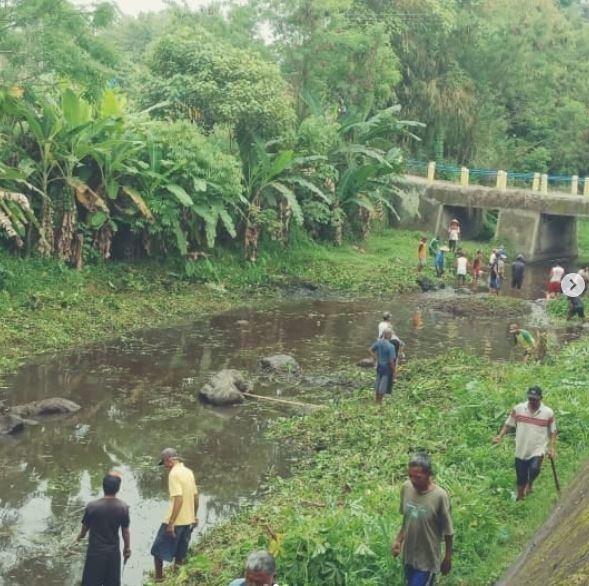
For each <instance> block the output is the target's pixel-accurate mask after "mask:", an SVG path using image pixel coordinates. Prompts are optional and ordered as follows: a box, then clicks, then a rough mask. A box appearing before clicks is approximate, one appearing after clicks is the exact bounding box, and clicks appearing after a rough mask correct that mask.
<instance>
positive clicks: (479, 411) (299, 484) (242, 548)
mask: <svg viewBox="0 0 589 586" xmlns="http://www.w3.org/2000/svg"><path fill="white" fill-rule="evenodd" d="M588 360H589V343H588V342H587V340H582V341H579V342H576V343H574V344H571V345H569V346H567V347H565V348H564V349H563V350H562V351H561V352H560V353H558V354H557V355H554V356H552V357H551V358H550V359H549V360H548V361H547V362H545V363H542V364H535V363H530V364H509V365H503V366H502V367H501V368H500V369H498V368H497V366H496V364H492V363H490V362H484V361H480V360H478V359H476V358H474V357H471V356H467V355H449V356H445V357H442V358H439V359H435V360H430V361H428V360H422V361H415V362H412V363H409V364H408V365H406V367H404V369H403V372H402V375H401V376H400V378H399V382H398V385H397V388H396V390H395V395H394V396H393V397H392V399H391V400H389V401H388V402H387V403H386V405H385V407H384V409H383V410H382V411H379V410H378V409H376V408H375V407H374V406H373V405H372V404H371V402H370V401H371V383H372V373H370V372H368V373H366V372H359V373H355V374H354V377H355V381H356V385H355V386H356V388H357V391H355V392H352V393H351V394H347V393H346V392H345V391H339V390H336V392H337V393H338V395H337V400H336V402H335V404H334V405H333V406H332V407H331V408H330V409H326V410H322V411H320V412H318V413H315V414H313V415H311V416H309V417H307V418H303V419H300V418H299V419H282V420H279V421H278V422H277V423H276V424H275V426H274V428H273V431H272V435H273V437H274V439H275V441H276V442H280V443H281V444H286V445H288V446H289V447H290V448H291V449H292V450H293V451H296V453H300V454H306V456H304V457H303V460H302V462H301V463H300V465H299V467H298V469H297V471H296V472H295V474H294V475H293V477H291V478H289V479H288V480H286V481H283V480H281V479H280V478H274V479H273V480H272V481H271V482H270V483H269V488H268V491H269V494H268V496H267V498H266V500H265V501H264V502H263V504H262V505H261V506H259V507H256V508H254V509H246V510H244V511H243V512H242V513H241V514H240V515H239V516H237V517H235V518H233V519H232V520H230V521H229V522H227V523H224V524H222V525H220V526H218V527H216V528H214V529H213V530H212V531H210V532H209V533H207V534H206V535H205V536H204V538H203V540H202V541H201V542H200V544H199V545H198V547H197V550H196V553H197V555H195V556H194V557H192V558H191V559H190V561H189V563H188V565H187V566H186V567H185V568H184V569H183V570H182V571H181V572H180V574H179V575H178V576H177V577H175V578H173V579H171V580H168V582H167V583H168V585H169V586H172V585H173V586H179V585H188V584H195V583H197V584H199V585H200V586H225V585H226V584H227V583H228V582H229V581H230V579H231V578H232V577H235V576H238V575H240V572H241V570H242V564H243V560H244V559H245V557H246V555H247V553H248V552H249V551H251V550H252V549H258V548H259V547H269V548H270V549H272V550H273V551H275V552H276V553H277V554H278V559H279V568H280V572H279V580H278V581H279V583H280V584H289V585H291V586H294V585H296V586H316V585H318V584H346V583H348V584H354V586H369V585H371V586H372V585H376V584H385V583H387V584H388V583H390V584H401V583H402V580H401V573H400V567H399V564H398V561H396V560H394V559H393V558H392V557H391V555H390V553H389V551H390V543H391V540H392V538H393V536H394V534H395V532H396V531H397V529H398V526H399V521H400V519H399V515H398V512H397V511H398V504H397V503H398V499H399V488H400V486H401V484H402V482H403V480H404V479H405V466H406V461H407V455H408V452H410V450H411V448H415V447H422V448H426V449H427V450H428V451H430V453H431V454H432V456H433V459H434V462H435V465H436V472H437V482H439V483H440V484H441V485H442V486H444V487H446V488H447V489H448V491H449V493H450V494H451V497H452V502H453V511H454V520H455V528H456V541H455V561H454V568H453V572H452V574H451V576H450V577H448V578H446V579H444V580H441V584H446V585H459V584H460V585H462V584H468V585H469V586H475V585H476V586H479V585H480V586H483V585H486V584H492V583H493V581H494V580H496V579H497V578H498V577H499V576H500V574H501V573H502V571H503V570H505V568H506V567H507V566H508V565H509V564H510V563H511V562H512V561H513V559H514V558H515V557H516V556H517V554H518V553H519V551H521V549H522V548H523V547H524V545H525V543H526V542H527V541H528V540H529V538H530V537H531V536H532V535H533V533H534V532H535V531H536V530H537V528H538V527H539V526H540V525H541V523H542V522H543V521H544V520H545V519H546V518H547V516H548V514H549V513H550V510H551V508H552V506H553V505H554V504H555V502H556V493H555V488H554V483H553V480H552V477H551V474H550V470H549V469H548V468H547V469H546V470H544V472H543V474H542V476H541V478H540V480H539V481H538V483H537V485H536V490H535V493H534V495H533V496H532V497H531V498H529V499H528V500H526V501H525V502H523V503H521V502H515V501H514V500H513V491H514V473H513V471H512V464H513V439H512V438H511V437H510V438H506V440H505V441H504V444H502V445H501V446H499V447H498V448H494V447H492V444H491V438H492V437H493V436H494V434H495V433H496V432H497V431H498V429H500V427H501V425H502V423H503V421H504V420H505V417H506V415H507V413H508V412H509V410H510V409H511V407H512V406H513V405H514V404H515V403H517V402H520V401H522V400H524V398H525V389H526V388H527V387H528V386H529V385H531V384H539V385H541V386H542V387H543V388H544V389H545V390H546V403H547V404H548V405H550V406H551V407H553V408H554V409H555V412H556V416H557V421H558V425H559V429H560V432H559V446H558V452H559V459H558V464H557V465H558V469H559V475H560V479H561V483H562V484H563V485H566V484H567V483H568V482H569V481H570V480H571V479H572V478H573V477H574V475H575V474H576V473H577V472H578V471H579V469H580V468H581V466H582V462H583V461H584V460H585V459H586V457H587V456H588V455H589V438H588V437H587V434H586V423H585V422H586V421H587V417H588V416H589V401H587V400H586V397H585V395H584V394H582V393H584V389H586V388H587V386H588V385H589V373H588V372H587V369H586V368H585V367H584V365H586V364H587V361H588ZM270 530H271V532H273V533H275V534H276V535H277V536H278V539H277V540H272V539H271V538H270Z"/></svg>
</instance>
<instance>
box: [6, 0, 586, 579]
mask: <svg viewBox="0 0 589 586" xmlns="http://www.w3.org/2000/svg"><path fill="white" fill-rule="evenodd" d="M523 4H525V6H523V5H522V3H521V2H520V3H517V2H514V1H513V0H477V1H471V2H465V1H463V0H397V1H396V2H383V1H381V0H329V1H326V0H288V1H287V0H250V1H249V2H246V3H241V2H235V3H234V2H230V3H219V4H217V5H212V6H210V7H208V8H207V9H206V10H202V11H190V10H189V9H188V8H186V7H183V6H181V5H179V4H176V3H170V6H169V7H168V8H167V10H165V11H164V12H163V13H161V14H158V15H153V14H152V15H143V16H141V17H140V18H137V19H133V18H127V17H124V16H122V15H121V14H119V13H118V11H117V10H116V8H115V7H114V6H113V4H111V3H110V2H99V3H96V4H95V5H94V6H93V7H92V8H86V9H80V8H78V7H76V6H74V5H73V4H72V3H71V2H69V1H68V0H4V1H3V2H2V3H1V4H0V22H1V23H2V25H1V29H2V35H0V250H1V253H0V303H1V309H2V328H1V329H0V344H2V347H3V349H4V350H3V354H2V357H1V358H0V369H7V368H13V367H15V366H16V365H17V364H18V363H19V362H20V361H22V360H23V359H24V358H26V357H27V356H30V355H31V354H32V353H35V352H39V351H48V350H57V349H63V348H68V347H72V346H75V345H78V344H83V343H88V342H91V341H94V340H99V339H104V338H105V337H109V336H114V335H117V334H121V333H124V332H126V331H128V330H129V329H136V328H140V327H147V326H156V325H158V324H163V323H169V322H170V321H173V320H175V319H183V318H186V317H187V316H195V315H198V314H200V313H202V312H210V311H219V310H222V309H224V308H225V307H228V306H229V305H230V304H236V303H241V302H243V301H244V300H246V299H247V300H249V299H252V297H254V296H257V297H258V299H259V298H264V299H266V298H268V297H270V296H271V295H272V294H273V293H274V292H276V291H280V290H281V288H282V287H284V286H288V285H289V284H291V283H295V282H297V281H310V282H312V283H314V284H316V285H319V286H323V287H326V288H333V289H337V290H346V291H350V292H353V293H357V294H359V293H368V292H370V293H380V292H382V293H383V294H385V293H386V294H390V293H392V292H397V291H401V290H405V289H408V288H411V287H413V286H414V280H415V277H416V271H415V264H416V260H417V259H416V255H417V250H416V249H417V241H418V236H419V234H417V233H407V232H402V231H399V230H395V231H385V230H383V228H385V227H386V226H388V225H389V220H390V219H391V218H392V217H393V216H396V215H400V212H402V211H403V210H402V209H400V208H401V207H403V206H404V203H406V202H404V201H403V200H404V198H403V196H402V195H400V194H399V193H397V191H396V189H395V183H394V179H395V176H396V175H398V174H399V173H400V172H402V169H403V162H404V160H405V159H406V158H408V157H414V158H420V159H421V158H423V159H436V160H449V161H452V162H457V163H460V164H464V165H467V166H469V167H488V168H510V169H513V170H519V171H542V172H549V173H553V174H576V175H579V176H581V177H584V176H587V175H589V151H588V150H587V148H586V139H587V134H588V131H589V126H588V122H587V121H588V120H589V115H588V114H589V60H588V59H587V58H586V56H587V55H588V54H589V36H588V35H587V34H586V29H587V22H588V19H589V12H588V9H587V6H586V3H583V2H581V1H580V0H558V1H557V0H525V2H524V3H523ZM268 33H269V34H268ZM506 63H507V64H509V66H507V67H506ZM494 221H495V220H494V218H492V217H491V215H489V214H487V217H486V219H485V224H486V227H487V230H488V232H489V233H490V232H492V227H493V225H494ZM375 227H376V228H378V229H379V231H378V233H374V230H373V229H374V228H375ZM579 245H580V249H581V250H582V255H583V256H587V255H589V222H588V221H586V220H585V221H583V222H580V223H579ZM466 250H467V252H468V253H469V254H470V255H472V253H473V252H474V250H475V245H474V244H473V245H469V244H467V245H466ZM486 252H487V251H485V254H486ZM72 267H73V268H76V269H78V270H77V271H73V270H71V268H72ZM424 275H425V276H429V277H431V276H432V268H431V262H429V263H428V267H427V269H426V271H425V273H424ZM445 280H446V281H447V282H451V281H453V275H452V274H451V272H449V273H448V274H447V275H446V276H445ZM559 303H562V302H559ZM487 306H488V307H487ZM559 307H560V306H557V305H556V304H554V305H551V309H550V311H554V312H555V313H556V314H558V313H559V312H561V309H559ZM517 308H518V306H517V305H516V304H510V302H506V301H503V300H492V301H488V302H485V305H484V307H483V306H480V307H479V310H480V311H483V310H489V311H491V312H495V311H502V312H504V311H506V310H509V311H513V312H516V311H519V309H517ZM583 361H585V363H586V362H587V347H586V345H584V344H582V343H580V344H577V345H575V346H571V347H569V348H567V349H566V350H564V352H563V353H562V354H561V355H559V356H557V357H555V358H553V359H552V362H550V363H546V364H542V365H528V366H521V367H520V366H510V367H509V368H501V369H498V368H497V367H496V366H494V365H489V364H486V363H479V362H477V361H474V360H473V359H471V358H468V361H467V360H465V358H464V357H454V356H452V357H446V358H444V359H443V360H439V361H437V362H433V363H427V362H424V363H416V364H412V365H411V366H410V367H408V368H407V370H406V372H405V374H404V376H403V380H402V381H401V382H400V383H399V387H398V395H397V396H396V397H395V399H394V400H393V401H389V404H388V405H387V406H386V408H385V410H384V412H383V413H382V414H381V413H377V412H373V411H369V410H367V409H366V402H367V401H368V400H369V399H368V397H367V396H366V395H367V394H369V391H368V386H369V380H368V379H369V376H368V375H359V380H358V387H359V388H362V389H363V390H361V391H358V393H357V394H356V395H354V396H352V397H348V398H347V399H346V400H344V401H342V402H341V403H338V404H337V405H336V406H335V407H334V408H333V409H331V410H326V411H325V412H322V413H320V414H317V415H315V416H313V417H311V418H309V419H308V420H304V421H284V422H281V423H280V425H278V426H277V428H276V429H275V431H274V433H275V434H276V437H277V438H280V441H286V440H287V439H288V440H289V441H292V442H295V445H297V446H298V447H299V448H301V449H302V450H309V449H310V450H311V451H312V448H313V446H318V445H319V444H318V443H317V442H319V441H320V442H321V446H324V447H326V449H322V451H321V452H320V453H319V454H318V456H317V457H316V458H309V459H308V460H307V461H306V462H305V464H303V465H302V466H301V468H300V470H299V471H298V472H297V474H296V476H295V477H294V478H293V479H292V480H290V481H281V480H276V482H275V484H274V485H273V486H272V494H271V495H270V498H269V499H268V501H267V502H266V503H264V504H263V505H262V506H261V507H260V508H259V509H258V510H256V511H255V512H253V513H247V512H246V513H244V514H243V515H242V516H241V517H239V518H238V519H236V520H234V521H232V522H230V523H228V524H226V525H224V526H223V527H220V528H218V529H216V530H215V531H213V532H212V533H211V534H210V535H208V536H207V538H206V541H205V543H204V545H203V548H204V549H203V552H204V553H205V554H206V556H200V557H198V556H197V557H195V558H193V560H192V561H191V564H190V565H189V567H188V568H187V570H186V572H185V573H184V574H183V576H184V577H180V578H178V580H177V582H179V583H186V580H192V581H193V582H194V581H197V582H198V583H199V584H202V585H209V586H213V585H215V586H216V585H220V584H224V581H226V579H227V578H228V577H229V575H232V574H237V573H238V571H239V569H240V566H241V563H242V561H243V557H244V555H245V553H246V552H247V551H248V549H250V548H251V547H253V546H254V545H257V544H265V542H266V536H265V535H264V532H263V530H262V529H261V524H262V523H263V522H264V521H267V522H268V523H270V524H271V525H272V527H273V528H274V529H276V531H278V532H279V533H280V534H281V535H282V539H281V540H279V542H277V543H276V544H275V546H276V548H277V552H278V553H279V554H280V561H281V566H282V568H283V577H284V580H281V583H282V582H284V581H286V582H288V583H291V586H303V585H304V584H313V585H315V584H338V585H340V584H341V585H343V584H352V585H353V586H367V585H368V584H382V583H384V582H386V581H390V580H394V579H397V580H398V576H399V574H398V572H399V569H398V566H397V564H396V563H395V562H393V561H392V560H391V559H390V557H389V555H388V547H389V542H390V537H391V535H392V532H393V530H394V527H395V526H396V524H397V522H398V519H397V516H396V514H395V510H396V500H397V497H398V488H399V483H400V481H401V479H402V478H403V475H404V462H405V460H406V451H407V449H408V448H409V447H410V446H424V447H428V448H429V449H431V450H432V452H433V454H434V457H435V459H436V461H437V463H438V467H439V477H440V482H441V483H442V484H444V485H446V486H448V488H449V489H450V490H451V493H452V495H453V498H454V503H455V508H456V517H457V527H458V541H457V556H456V568H455V573H454V575H453V577H451V578H450V579H448V580H447V581H446V582H445V583H447V584H458V583H462V584H472V585H474V584H483V583H487V582H488V581H489V580H491V579H492V577H494V576H496V575H497V573H498V571H499V570H498V568H501V567H503V566H504V565H505V564H506V563H507V562H508V560H509V559H511V558H512V557H513V555H514V553H515V551H516V550H517V547H519V546H520V545H521V544H522V543H523V542H524V540H525V539H526V538H527V537H528V536H529V535H530V533H531V531H532V530H533V529H534V527H536V526H537V525H538V523H539V522H540V521H541V520H542V519H543V518H544V516H545V510H546V508H542V507H537V506H536V507H535V506H534V500H532V501H530V503H525V504H523V505H515V504H514V503H513V502H512V501H511V484H512V478H511V476H512V474H511V470H510V460H511V457H510V449H509V448H499V449H497V450H491V449H490V448H489V445H488V440H489V437H490V435H492V433H493V432H494V431H495V430H496V429H497V427H498V426H499V424H500V423H501V420H502V418H503V416H504V413H505V412H506V410H507V409H508V407H509V406H510V405H511V403H513V402H514V401H515V400H516V399H517V398H518V397H519V396H520V393H521V391H522V390H523V389H524V388H525V386H526V385H527V384H528V383H531V382H541V383H542V384H544V385H545V386H546V387H547V389H549V390H550V394H549V402H550V403H552V404H553V405H554V406H555V407H556V408H557V409H558V413H559V418H560V420H561V426H562V429H563V433H562V444H563V455H564V456H565V458H563V460H562V462H563V464H562V468H563V470H562V472H563V474H564V476H565V477H567V478H568V477H570V476H571V475H572V474H573V472H574V470H575V467H576V464H575V461H573V459H572V458H568V457H566V456H572V455H573V454H574V455H575V457H576V459H577V460H578V458H579V456H583V455H586V453H587V452H588V450H587V437H586V436H587V434H586V432H585V431H584V430H585V427H584V424H583V418H584V417H585V418H586V416H587V413H586V406H585V405H584V404H583V402H582V401H580V400H578V398H577V396H576V393H577V392H578V391H580V390H582V388H583V387H582V386H580V387H578V388H577V382H579V381H582V382H583V385H584V386H585V387H586V383H587V381H586V376H587V373H586V372H585V371H582V370H579V369H578V367H577V366H576V365H577V364H583ZM463 362H467V363H468V366H464V365H463ZM364 377H365V378H364ZM563 377H564V378H565V379H566V380H567V381H568V383H567V384H566V385H565V384H563ZM416 406H417V408H416ZM436 423H437V426H436ZM436 429H439V430H440V437H439V438H438V437H437V436H436V435H435V434H432V430H436ZM442 430H443V437H442ZM277 441H278V440H277ZM498 463H499V464H500V465H498ZM548 480H549V478H548V475H547V474H545V475H544V477H543V480H542V482H541V483H540V486H539V494H538V495H537V496H536V497H534V498H535V499H536V498H537V499H543V502H548V500H549V497H548V494H549V491H550V490H551V489H550V486H549V482H548ZM205 558H206V559H205ZM187 575H190V576H191V577H190V578H187V577H186V576H187Z"/></svg>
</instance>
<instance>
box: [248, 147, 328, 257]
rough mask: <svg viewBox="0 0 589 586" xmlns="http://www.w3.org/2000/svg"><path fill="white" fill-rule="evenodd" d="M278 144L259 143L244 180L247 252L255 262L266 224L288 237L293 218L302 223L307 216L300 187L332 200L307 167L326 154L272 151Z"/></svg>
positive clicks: (284, 237) (277, 233) (281, 236)
mask: <svg viewBox="0 0 589 586" xmlns="http://www.w3.org/2000/svg"><path fill="white" fill-rule="evenodd" d="M274 144H275V143H266V144H263V143H260V142H256V143H255V144H254V145H253V149H252V156H251V159H250V162H249V165H248V169H247V171H246V177H245V181H244V198H243V203H244V204H245V213H244V215H245V228H244V242H243V243H244V254H245V258H246V259H247V260H249V261H252V262H255V260H256V256H257V251H258V244H259V239H260V235H261V233H262V229H263V228H264V227H266V228H270V229H273V231H274V233H275V234H276V236H277V238H278V239H280V240H283V241H284V240H286V239H287V238H288V233H289V225H290V222H291V219H292V220H294V222H295V223H297V224H298V225H302V223H303V220H304V216H303V211H302V209H301V206H300V204H299V201H298V199H297V195H296V193H295V191H296V189H297V188H302V189H305V190H307V191H309V192H311V193H312V194H314V195H315V196H316V197H317V198H319V199H321V200H323V201H324V202H326V203H329V197H328V196H327V195H326V194H325V193H323V191H322V190H321V189H319V187H317V186H316V185H315V184H314V183H313V182H312V181H310V180H309V179H307V177H306V176H305V174H304V172H305V168H306V167H308V165H310V164H312V163H314V162H316V161H317V160H319V159H323V157H297V156H296V155H295V153H294V151H292V150H279V151H278V152H276V153H272V152H270V150H269V149H270V147H272V146H274Z"/></svg>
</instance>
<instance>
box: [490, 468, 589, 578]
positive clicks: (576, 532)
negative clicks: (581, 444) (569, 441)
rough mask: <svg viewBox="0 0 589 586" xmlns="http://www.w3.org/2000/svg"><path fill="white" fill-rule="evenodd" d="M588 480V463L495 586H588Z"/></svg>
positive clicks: (547, 471) (546, 471)
mask: <svg viewBox="0 0 589 586" xmlns="http://www.w3.org/2000/svg"><path fill="white" fill-rule="evenodd" d="M544 472H545V473H549V472H550V471H549V470H545V471H544ZM588 481H589V463H588V464H587V465H586V466H585V467H584V469H583V470H582V471H581V473H580V474H579V475H578V477H577V479H576V480H575V482H574V483H573V484H572V485H571V487H570V488H569V490H568V491H567V492H566V493H565V494H564V496H563V498H562V500H561V501H560V503H559V504H558V505H557V507H556V509H555V510H554V511H553V513H552V515H551V516H550V518H549V519H548V521H546V523H545V524H544V525H543V526H542V528H541V529H540V531H538V533H537V534H536V536H535V537H534V539H533V540H532V542H531V543H530V544H529V545H528V546H527V547H526V549H525V550H524V551H523V552H522V554H521V555H520V556H519V558H518V559H517V560H516V561H515V563H514V564H513V566H511V568H510V569H509V570H508V571H507V573H506V574H505V575H504V576H503V577H502V578H501V579H500V580H499V581H498V582H497V583H496V585H495V586H515V585H517V586H539V585H542V586H565V585H566V586H586V585H589V548H588V547H587V544H588V543H589V483H588Z"/></svg>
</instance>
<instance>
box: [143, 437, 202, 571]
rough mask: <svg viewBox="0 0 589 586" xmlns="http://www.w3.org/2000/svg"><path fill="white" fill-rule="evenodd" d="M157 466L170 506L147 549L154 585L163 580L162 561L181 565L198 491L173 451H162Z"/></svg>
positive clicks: (192, 522) (195, 518) (196, 509)
mask: <svg viewBox="0 0 589 586" xmlns="http://www.w3.org/2000/svg"><path fill="white" fill-rule="evenodd" d="M159 465H160V466H164V467H165V468H166V469H167V470H168V492H169V494H170V506H169V509H168V512H167V514H166V517H165V519H164V522H163V523H162V525H161V526H160V528H159V531H158V533H157V536H156V538H155V541H154V543H153V546H152V548H151V555H152V556H153V558H154V563H155V581H156V582H161V581H162V580H163V576H164V573H163V572H164V562H171V561H173V562H174V563H175V565H176V566H180V565H182V564H183V563H184V560H185V559H186V554H187V553H188V545H189V544H190V537H191V535H192V530H193V529H194V528H195V527H196V526H197V525H198V518H197V514H198V488H197V486H196V482H195V480H194V474H193V473H192V470H190V469H189V468H186V466H184V464H183V463H182V462H181V461H180V458H179V457H178V452H177V451H176V450H175V449H174V448H166V449H165V450H163V451H162V454H161V459H160V462H159Z"/></svg>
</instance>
